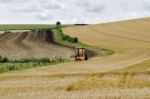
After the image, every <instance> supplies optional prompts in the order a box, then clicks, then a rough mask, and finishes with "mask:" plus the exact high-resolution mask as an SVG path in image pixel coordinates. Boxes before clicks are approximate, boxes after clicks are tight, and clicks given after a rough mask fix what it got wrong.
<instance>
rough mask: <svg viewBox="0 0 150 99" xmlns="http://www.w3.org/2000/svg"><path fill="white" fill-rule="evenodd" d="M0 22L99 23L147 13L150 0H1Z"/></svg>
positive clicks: (139, 16)
mask: <svg viewBox="0 0 150 99" xmlns="http://www.w3.org/2000/svg"><path fill="white" fill-rule="evenodd" d="M0 12H1V15H0V23H55V22H56V21H58V20H59V21H61V22H63V23H102V22H110V21H116V20H125V19H131V18H142V17H150V0H132V3H131V0H95V1H93V0H0Z"/></svg>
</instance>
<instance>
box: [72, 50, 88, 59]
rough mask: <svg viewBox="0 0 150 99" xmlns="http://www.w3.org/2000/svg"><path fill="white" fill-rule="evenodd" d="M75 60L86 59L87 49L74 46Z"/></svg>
mask: <svg viewBox="0 0 150 99" xmlns="http://www.w3.org/2000/svg"><path fill="white" fill-rule="evenodd" d="M75 60H76V61H84V60H88V55H87V50H86V49H85V48H76V49H75Z"/></svg>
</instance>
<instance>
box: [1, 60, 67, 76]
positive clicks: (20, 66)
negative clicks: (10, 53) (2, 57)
mask: <svg viewBox="0 0 150 99" xmlns="http://www.w3.org/2000/svg"><path fill="white" fill-rule="evenodd" d="M65 62H68V60H66V59H62V58H54V59H49V58H41V59H36V58H31V59H21V60H9V59H8V61H7V62H0V73H3V72H8V71H14V70H24V69H30V68H36V67H42V66H48V65H55V64H60V63H65Z"/></svg>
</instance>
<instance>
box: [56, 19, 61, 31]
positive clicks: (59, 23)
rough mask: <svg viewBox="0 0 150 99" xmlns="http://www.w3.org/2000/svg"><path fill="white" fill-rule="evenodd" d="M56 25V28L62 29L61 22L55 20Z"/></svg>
mask: <svg viewBox="0 0 150 99" xmlns="http://www.w3.org/2000/svg"><path fill="white" fill-rule="evenodd" d="M56 27H57V29H58V30H60V31H62V29H61V22H59V21H57V22H56Z"/></svg>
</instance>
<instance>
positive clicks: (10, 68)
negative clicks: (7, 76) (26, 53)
mask: <svg viewBox="0 0 150 99" xmlns="http://www.w3.org/2000/svg"><path fill="white" fill-rule="evenodd" d="M15 69H16V68H15V65H13V66H8V70H9V71H11V70H15Z"/></svg>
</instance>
